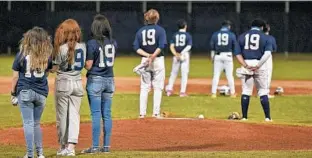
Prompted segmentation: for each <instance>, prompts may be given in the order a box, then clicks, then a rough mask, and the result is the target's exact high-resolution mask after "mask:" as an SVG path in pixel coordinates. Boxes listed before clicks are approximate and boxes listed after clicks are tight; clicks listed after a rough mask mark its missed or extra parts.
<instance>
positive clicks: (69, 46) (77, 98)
mask: <svg viewBox="0 0 312 158" xmlns="http://www.w3.org/2000/svg"><path fill="white" fill-rule="evenodd" d="M85 60H86V46H85V44H84V43H81V30H80V27H79V25H78V23H77V22H76V20H74V19H67V20H65V21H64V22H63V23H61V24H60V25H59V27H58V28H57V29H56V32H55V38H54V53H53V71H57V76H56V78H55V109H56V127H57V133H58V142H59V144H60V149H59V150H58V151H57V155H58V156H75V146H76V144H77V143H78V137H79V127H80V105H81V100H82V97H83V94H84V89H83V86H82V80H81V70H82V69H83V67H84V64H85ZM66 146H67V148H66Z"/></svg>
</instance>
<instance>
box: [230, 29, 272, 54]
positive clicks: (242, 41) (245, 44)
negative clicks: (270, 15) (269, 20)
mask: <svg viewBox="0 0 312 158" xmlns="http://www.w3.org/2000/svg"><path fill="white" fill-rule="evenodd" d="M238 43H239V46H240V49H241V51H240V52H239V53H237V54H241V55H242V56H243V58H244V59H247V60H248V59H249V60H252V59H256V60H260V59H261V57H262V56H263V54H264V52H265V51H271V52H272V50H273V48H272V42H270V40H269V38H268V36H267V35H266V34H264V33H263V32H262V31H261V30H260V29H259V28H256V27H254V28H251V30H249V31H247V32H245V33H243V34H241V35H240V36H239V38H238ZM237 54H235V55H237Z"/></svg>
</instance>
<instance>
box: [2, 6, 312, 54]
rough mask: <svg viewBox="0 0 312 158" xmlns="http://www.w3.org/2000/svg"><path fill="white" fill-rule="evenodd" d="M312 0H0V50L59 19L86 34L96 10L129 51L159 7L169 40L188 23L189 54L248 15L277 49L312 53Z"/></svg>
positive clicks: (245, 23) (238, 26)
mask: <svg viewBox="0 0 312 158" xmlns="http://www.w3.org/2000/svg"><path fill="white" fill-rule="evenodd" d="M311 6H312V2H282V1H280V2H239V1H238V2H125V1H123V2H107V1H106V2H100V1H96V2H92V1H89V2H64V1H57V2H54V1H53V2H49V1H42V2H26V1H22V2H15V1H1V2H0V34H1V36H0V52H2V53H5V52H12V53H15V52H16V51H17V50H18V42H19V40H20V39H21V37H22V35H23V33H24V32H26V30H28V29H30V28H32V27H33V26H41V27H44V28H45V29H47V30H48V32H49V33H50V34H51V35H52V37H53V33H54V31H55V29H56V27H57V26H58V24H60V23H61V22H62V21H63V20H65V19H67V18H74V19H76V20H77V21H78V22H79V24H80V26H81V28H82V32H83V39H84V40H87V39H89V38H90V26H91V22H92V19H93V16H94V15H96V14H97V13H102V14H104V15H106V16H107V17H108V18H109V20H110V22H111V25H112V27H113V31H114V38H115V39H116V40H117V42H118V46H119V52H127V53H125V54H131V53H132V54H133V53H134V52H133V50H132V42H133V39H134V34H135V32H136V31H137V29H138V28H140V27H141V26H142V25H143V12H144V11H146V10H147V9H150V8H155V9H157V10H159V12H160V15H161V19H160V21H159V23H160V25H162V26H163V27H164V28H165V29H166V31H167V37H168V39H169V38H171V36H172V34H173V33H174V32H175V31H176V21H177V20H178V19H181V18H184V19H186V20H187V21H188V24H189V31H190V32H191V34H192V36H193V43H194V46H193V52H194V53H199V52H208V51H209V40H210V36H211V35H212V33H213V32H214V31H217V30H218V29H219V28H220V23H221V22H222V21H223V20H225V19H228V20H231V21H232V22H233V24H234V26H233V31H234V32H235V33H236V34H237V35H238V34H240V33H242V32H244V31H246V30H247V29H248V27H249V24H250V22H251V20H252V19H255V18H263V19H264V20H266V21H268V22H269V23H270V24H271V34H272V35H273V36H275V37H276V40H277V45H278V52H312V40H311V39H312V31H311V30H312V29H311V28H312V16H311V15H312V10H311V9H310V8H311Z"/></svg>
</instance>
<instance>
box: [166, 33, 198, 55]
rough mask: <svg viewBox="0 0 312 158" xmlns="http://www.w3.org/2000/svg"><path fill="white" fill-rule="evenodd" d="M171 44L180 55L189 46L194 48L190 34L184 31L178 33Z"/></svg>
mask: <svg viewBox="0 0 312 158" xmlns="http://www.w3.org/2000/svg"><path fill="white" fill-rule="evenodd" d="M170 44H174V48H175V50H176V51H177V52H178V53H181V51H182V50H183V49H184V48H185V47H186V46H188V45H190V46H192V44H193V40H192V36H191V35H190V34H189V33H188V32H184V31H178V32H176V33H175V34H174V35H173V36H172V39H171V40H170Z"/></svg>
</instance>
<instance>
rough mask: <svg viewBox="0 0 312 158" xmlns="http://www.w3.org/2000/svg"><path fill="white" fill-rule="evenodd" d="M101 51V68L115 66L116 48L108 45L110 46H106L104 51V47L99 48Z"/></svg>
mask: <svg viewBox="0 0 312 158" xmlns="http://www.w3.org/2000/svg"><path fill="white" fill-rule="evenodd" d="M99 51H100V63H99V67H112V66H114V59H115V46H114V45H113V44H108V45H105V47H104V51H103V49H102V47H100V48H99Z"/></svg>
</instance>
